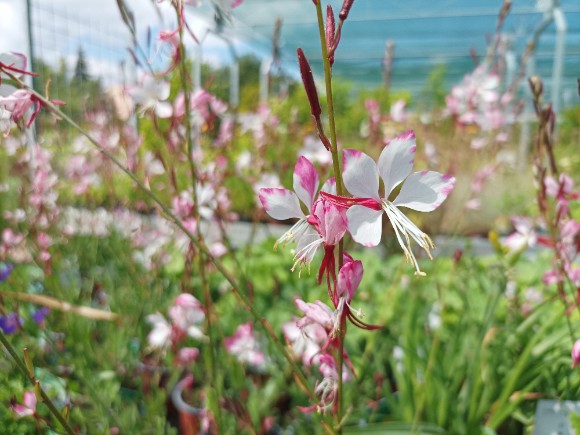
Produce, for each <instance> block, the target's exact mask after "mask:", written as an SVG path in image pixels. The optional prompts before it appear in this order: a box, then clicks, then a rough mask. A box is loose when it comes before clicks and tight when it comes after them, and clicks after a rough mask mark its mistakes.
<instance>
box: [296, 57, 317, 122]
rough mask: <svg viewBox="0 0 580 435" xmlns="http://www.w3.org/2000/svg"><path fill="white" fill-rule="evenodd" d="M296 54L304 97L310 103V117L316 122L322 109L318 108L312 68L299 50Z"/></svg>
mask: <svg viewBox="0 0 580 435" xmlns="http://www.w3.org/2000/svg"><path fill="white" fill-rule="evenodd" d="M296 51H297V53H298V64H299V65H300V75H301V76H302V82H303V83H304V89H305V90H306V96H307V97H308V102H309V103H310V111H311V112H312V116H314V118H315V119H316V120H317V121H318V120H320V114H321V113H322V109H321V108H320V101H319V100H318V92H317V91H316V85H315V84H314V76H313V75H312V68H311V67H310V64H309V63H308V60H307V59H306V56H305V55H304V52H303V51H302V49H301V48H299V49H298V50H296Z"/></svg>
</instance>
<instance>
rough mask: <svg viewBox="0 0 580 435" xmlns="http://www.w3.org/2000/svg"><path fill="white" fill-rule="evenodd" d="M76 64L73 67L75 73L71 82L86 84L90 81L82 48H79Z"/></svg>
mask: <svg viewBox="0 0 580 435" xmlns="http://www.w3.org/2000/svg"><path fill="white" fill-rule="evenodd" d="M77 56H78V57H77V63H76V65H75V73H74V75H73V82H77V83H79V82H80V83H82V82H87V81H89V80H90V79H91V76H90V75H89V71H88V67H87V61H86V59H85V52H84V50H83V49H82V47H79V51H78V55H77Z"/></svg>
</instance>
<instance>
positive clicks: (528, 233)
mask: <svg viewBox="0 0 580 435" xmlns="http://www.w3.org/2000/svg"><path fill="white" fill-rule="evenodd" d="M512 223H513V224H514V228H515V230H516V231H515V232H514V233H512V234H510V235H509V236H508V237H507V238H506V239H505V241H504V243H503V244H504V246H506V247H507V248H508V249H509V250H510V251H512V252H519V251H522V250H524V249H526V248H528V247H532V246H534V245H535V244H536V241H537V235H536V231H535V230H534V221H533V220H532V219H531V218H529V217H525V216H513V217H512Z"/></svg>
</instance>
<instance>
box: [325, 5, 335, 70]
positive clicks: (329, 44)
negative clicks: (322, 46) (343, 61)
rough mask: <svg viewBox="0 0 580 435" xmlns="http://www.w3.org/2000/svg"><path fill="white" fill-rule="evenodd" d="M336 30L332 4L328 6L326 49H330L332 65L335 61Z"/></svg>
mask: <svg viewBox="0 0 580 435" xmlns="http://www.w3.org/2000/svg"><path fill="white" fill-rule="evenodd" d="M335 31H336V24H335V22H334V11H333V10H332V6H330V5H328V6H326V49H327V50H328V60H329V61H330V65H332V64H333V63H334V50H335V48H336V47H335V46H334V34H335Z"/></svg>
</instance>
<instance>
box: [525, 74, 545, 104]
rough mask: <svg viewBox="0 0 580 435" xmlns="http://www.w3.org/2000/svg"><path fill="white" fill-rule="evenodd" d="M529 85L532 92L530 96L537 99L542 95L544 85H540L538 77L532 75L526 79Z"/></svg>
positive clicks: (540, 80) (540, 81)
mask: <svg viewBox="0 0 580 435" xmlns="http://www.w3.org/2000/svg"><path fill="white" fill-rule="evenodd" d="M528 82H529V83H530V89H531V90H532V94H533V95H534V97H535V98H536V99H537V98H539V97H540V95H542V92H544V84H543V83H542V79H540V77H538V76H536V75H533V76H531V77H530V78H529V79H528Z"/></svg>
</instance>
